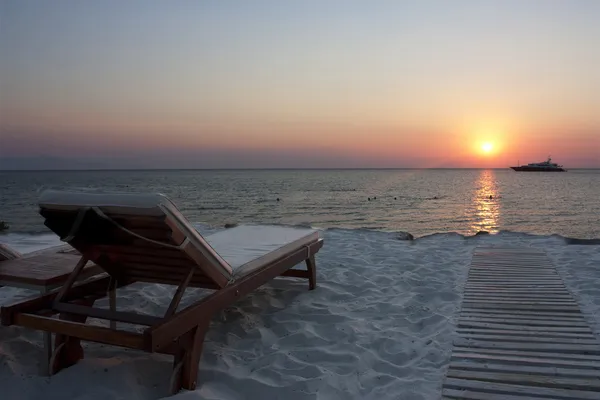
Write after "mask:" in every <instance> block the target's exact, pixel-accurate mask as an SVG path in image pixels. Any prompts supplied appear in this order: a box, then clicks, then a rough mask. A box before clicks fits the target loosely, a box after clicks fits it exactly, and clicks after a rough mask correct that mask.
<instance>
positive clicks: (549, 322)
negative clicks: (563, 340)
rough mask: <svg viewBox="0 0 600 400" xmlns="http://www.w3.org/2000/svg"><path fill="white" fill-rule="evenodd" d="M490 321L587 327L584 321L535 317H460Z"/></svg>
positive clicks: (508, 323)
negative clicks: (536, 318)
mask: <svg viewBox="0 0 600 400" xmlns="http://www.w3.org/2000/svg"><path fill="white" fill-rule="evenodd" d="M469 321H470V322H490V323H493V324H505V325H526V326H544V327H545V326H565V327H575V326H577V327H587V326H588V324H587V323H586V322H585V321H555V320H535V319H516V318H515V319H513V318H486V317H484V318H481V317H468V316H465V317H461V318H460V319H459V323H462V322H469Z"/></svg>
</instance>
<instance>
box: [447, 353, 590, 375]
mask: <svg viewBox="0 0 600 400" xmlns="http://www.w3.org/2000/svg"><path fill="white" fill-rule="evenodd" d="M542 355H543V354H542ZM452 359H453V360H463V359H465V360H471V361H472V362H473V364H475V362H485V363H490V362H493V363H495V364H498V363H506V364H509V365H512V366H516V365H540V366H549V367H561V368H576V369H579V370H580V369H593V370H596V371H600V362H599V361H594V360H573V359H561V358H557V357H554V356H553V355H552V354H550V356H546V357H541V356H538V355H536V356H513V355H503V354H485V353H476V352H473V351H470V352H464V353H463V352H461V351H455V352H453V353H452Z"/></svg>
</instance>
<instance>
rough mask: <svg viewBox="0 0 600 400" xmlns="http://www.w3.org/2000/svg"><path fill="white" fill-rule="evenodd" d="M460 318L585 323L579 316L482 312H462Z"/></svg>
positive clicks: (581, 316)
mask: <svg viewBox="0 0 600 400" xmlns="http://www.w3.org/2000/svg"><path fill="white" fill-rule="evenodd" d="M460 315H461V316H462V317H470V318H501V319H502V318H510V319H525V320H542V321H567V322H568V321H579V322H585V318H583V315H581V314H573V315H572V316H570V317H548V316H545V315H539V314H537V315H520V314H513V313H507V314H490V313H484V312H469V311H463V312H461V314H460Z"/></svg>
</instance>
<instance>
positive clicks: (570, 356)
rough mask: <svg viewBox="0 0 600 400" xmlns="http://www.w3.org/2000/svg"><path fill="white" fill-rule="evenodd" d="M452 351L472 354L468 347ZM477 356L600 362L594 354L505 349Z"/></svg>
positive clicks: (487, 350) (480, 351) (489, 350)
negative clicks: (489, 355) (491, 355)
mask: <svg viewBox="0 0 600 400" xmlns="http://www.w3.org/2000/svg"><path fill="white" fill-rule="evenodd" d="M454 350H455V351H456V352H458V353H473V352H474V351H473V349H471V348H469V347H461V346H456V347H455V348H454ZM477 353H479V354H493V355H502V356H515V357H539V358H550V359H556V360H580V361H594V362H600V356H597V355H594V354H578V353H553V352H539V351H527V350H506V349H477Z"/></svg>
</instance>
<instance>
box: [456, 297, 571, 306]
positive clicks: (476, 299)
mask: <svg viewBox="0 0 600 400" xmlns="http://www.w3.org/2000/svg"><path fill="white" fill-rule="evenodd" d="M463 301H464V302H471V303H497V304H526V305H536V304H540V305H550V306H552V305H556V306H573V307H577V303H575V301H574V300H564V301H561V300H556V301H552V300H537V299H507V298H494V297H489V298H485V297H483V298H482V297H465V298H464V300H463Z"/></svg>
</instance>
